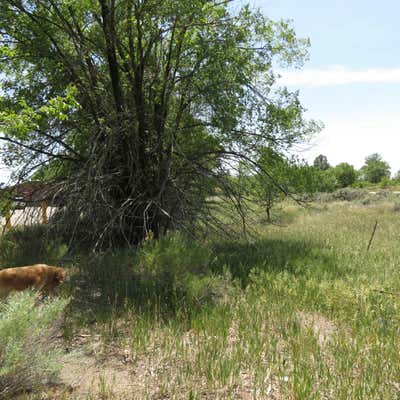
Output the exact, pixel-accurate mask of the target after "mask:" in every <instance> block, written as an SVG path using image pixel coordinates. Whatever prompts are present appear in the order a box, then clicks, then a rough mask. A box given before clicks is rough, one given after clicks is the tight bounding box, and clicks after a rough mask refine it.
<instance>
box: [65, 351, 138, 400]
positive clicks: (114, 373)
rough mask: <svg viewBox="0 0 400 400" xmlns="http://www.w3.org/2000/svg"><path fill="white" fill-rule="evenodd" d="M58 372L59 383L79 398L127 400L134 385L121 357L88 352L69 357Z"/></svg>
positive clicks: (129, 371) (128, 369)
mask: <svg viewBox="0 0 400 400" xmlns="http://www.w3.org/2000/svg"><path fill="white" fill-rule="evenodd" d="M63 365H64V367H63V369H62V372H61V375H60V381H61V384H62V386H64V387H65V388H68V390H69V391H70V392H71V394H73V398H74V399H76V400H78V399H88V398H90V399H98V398H101V399H104V398H107V399H130V398H132V397H131V395H132V392H134V389H135V387H134V386H135V385H133V382H134V379H132V371H131V370H130V368H129V366H128V365H124V364H123V363H122V362H121V361H120V360H118V359H116V358H113V357H107V359H96V357H94V356H89V355H83V354H80V355H75V356H73V357H68V358H67V359H66V360H65V361H64V363H63Z"/></svg>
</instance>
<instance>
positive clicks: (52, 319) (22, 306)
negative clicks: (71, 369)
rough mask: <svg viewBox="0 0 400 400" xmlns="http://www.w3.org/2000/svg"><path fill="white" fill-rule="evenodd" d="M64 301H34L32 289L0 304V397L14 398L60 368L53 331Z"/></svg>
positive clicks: (65, 302) (56, 329)
mask: <svg viewBox="0 0 400 400" xmlns="http://www.w3.org/2000/svg"><path fill="white" fill-rule="evenodd" d="M67 303H68V300H66V299H51V300H47V301H45V302H43V303H40V304H38V298H37V295H36V294H34V293H33V292H29V291H26V292H21V293H17V294H15V295H13V296H11V297H9V298H8V301H7V302H5V303H0V398H1V399H3V398H14V396H15V395H16V394H17V393H18V392H21V391H24V390H33V389H36V388H37V387H39V386H40V385H42V384H45V383H47V382H49V381H50V380H52V379H54V378H55V377H56V375H57V372H58V371H59V369H60V364H59V363H58V359H59V356H60V351H59V350H58V349H57V346H56V342H55V340H56V333H57V331H58V329H59V326H60V318H61V315H62V313H63V310H64V308H65V307H66V305H67Z"/></svg>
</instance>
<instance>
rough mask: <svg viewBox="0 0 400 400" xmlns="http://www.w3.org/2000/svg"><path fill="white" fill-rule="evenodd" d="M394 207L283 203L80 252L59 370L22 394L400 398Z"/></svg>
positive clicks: (399, 231) (399, 277)
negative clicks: (250, 229)
mask: <svg viewBox="0 0 400 400" xmlns="http://www.w3.org/2000/svg"><path fill="white" fill-rule="evenodd" d="M396 210H397V208H396V207H394V205H393V203H389V202H379V203H376V204H372V205H361V204H355V203H350V202H337V203H326V204H322V205H321V204H316V205H313V206H312V207H310V208H301V207H299V206H297V205H288V204H287V205H285V206H284V208H283V209H282V210H281V212H280V213H281V220H282V224H284V225H287V227H286V228H282V227H278V226H273V225H271V226H265V225H263V224H261V223H260V225H259V226H258V228H257V229H258V230H259V235H258V239H257V240H250V241H245V240H233V239H232V240H231V241H225V242H218V241H214V240H209V241H206V242H204V243H196V244H195V243H192V242H190V241H186V240H185V239H183V238H182V237H180V236H179V235H178V236H176V235H175V236H172V237H170V238H168V239H166V240H163V241H162V242H161V243H158V244H154V243H151V242H147V243H145V245H144V246H143V248H142V250H141V251H140V252H139V253H140V254H136V253H135V254H134V252H132V251H131V252H124V253H121V254H119V253H118V254H113V255H107V256H104V257H102V258H98V259H96V260H93V259H90V257H89V258H82V259H81V261H80V265H79V268H80V269H79V270H80V272H81V273H80V274H77V275H75V279H73V285H74V286H71V287H70V288H69V289H68V291H69V292H70V294H73V296H74V300H73V302H72V305H71V307H70V310H69V312H68V316H67V317H66V321H65V327H64V334H63V336H64V339H63V340H64V343H63V346H64V348H66V349H67V350H68V354H66V355H65V359H64V360H63V370H62V373H61V377H60V380H61V381H60V384H59V385H57V386H55V387H53V388H51V389H48V390H47V389H46V390H44V391H43V393H40V394H28V395H26V396H24V398H29V399H39V398H40V399H46V398H48V399H50V398H51V399H52V398H62V399H299V400H302V399H343V400H345V399H395V398H398V396H399V393H400V354H399V350H400V335H399V311H400V310H399V308H400V265H399V264H400V249H399V239H400V212H399V211H398V210H397V211H396ZM375 221H378V226H377V230H376V234H375V237H374V239H373V241H372V245H371V249H370V251H369V252H367V246H368V243H369V240H370V237H371V232H372V229H373V226H374V223H375ZM75 270H78V268H76V267H75ZM94 271H96V273H94ZM89 277H91V278H89Z"/></svg>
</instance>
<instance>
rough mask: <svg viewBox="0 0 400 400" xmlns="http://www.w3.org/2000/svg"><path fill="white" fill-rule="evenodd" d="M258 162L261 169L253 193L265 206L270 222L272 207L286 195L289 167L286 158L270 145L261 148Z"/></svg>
mask: <svg viewBox="0 0 400 400" xmlns="http://www.w3.org/2000/svg"><path fill="white" fill-rule="evenodd" d="M258 163H259V165H260V166H261V168H262V169H261V171H260V172H259V173H258V174H257V175H256V184H255V189H256V190H255V193H256V197H257V198H258V199H259V200H261V203H262V205H263V206H264V208H265V212H266V215H267V222H271V210H272V207H273V206H274V205H275V203H276V202H278V201H279V200H282V199H283V198H284V197H285V196H286V193H287V190H288V188H287V183H288V182H287V180H288V177H289V168H290V167H289V164H288V162H287V160H285V158H284V157H282V156H281V155H280V154H278V153H276V152H275V151H274V150H273V149H271V148H270V147H265V148H264V149H263V150H262V153H261V157H260V159H259V160H258Z"/></svg>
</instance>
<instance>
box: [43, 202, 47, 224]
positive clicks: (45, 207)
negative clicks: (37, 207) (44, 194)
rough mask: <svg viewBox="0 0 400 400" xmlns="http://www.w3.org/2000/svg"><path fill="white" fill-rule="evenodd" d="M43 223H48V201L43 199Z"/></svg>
mask: <svg viewBox="0 0 400 400" xmlns="http://www.w3.org/2000/svg"><path fill="white" fill-rule="evenodd" d="M42 224H47V203H46V202H45V201H42Z"/></svg>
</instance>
